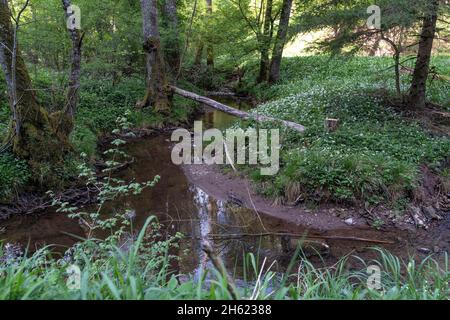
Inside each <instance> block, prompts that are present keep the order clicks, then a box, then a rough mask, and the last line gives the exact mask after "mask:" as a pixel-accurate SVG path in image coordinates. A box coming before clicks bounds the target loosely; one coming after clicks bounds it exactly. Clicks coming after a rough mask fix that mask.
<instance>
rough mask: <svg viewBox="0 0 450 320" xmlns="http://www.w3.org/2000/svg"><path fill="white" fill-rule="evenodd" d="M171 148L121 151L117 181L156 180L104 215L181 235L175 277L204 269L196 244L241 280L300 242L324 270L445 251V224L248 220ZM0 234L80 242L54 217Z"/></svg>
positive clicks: (78, 233) (133, 146) (212, 122)
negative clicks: (351, 260) (386, 255)
mask: <svg viewBox="0 0 450 320" xmlns="http://www.w3.org/2000/svg"><path fill="white" fill-rule="evenodd" d="M226 103H227V104H228V105H232V104H233V107H236V108H239V109H246V110H248V109H249V108H250V107H249V105H248V104H246V103H245V102H242V101H241V102H236V101H234V102H233V101H231V100H230V99H229V98H227V100H226ZM202 120H203V122H204V125H205V127H215V128H221V129H223V128H226V127H227V126H229V125H230V124H231V123H232V122H233V121H234V118H233V117H232V116H229V115H226V114H223V113H221V112H220V111H213V110H209V109H207V110H206V112H205V114H204V115H203V116H202ZM171 147H172V142H170V136H168V135H160V136H157V137H150V138H144V139H141V140H137V141H134V142H130V143H129V144H128V145H127V146H126V147H125V148H126V151H127V152H128V153H129V154H130V155H131V156H133V157H134V158H135V162H134V163H133V164H132V165H131V166H130V167H129V168H127V169H126V170H124V171H122V172H120V173H118V174H117V176H118V177H120V178H122V179H125V180H127V181H131V180H133V179H135V180H136V181H137V182H145V181H149V180H152V179H153V178H154V177H155V176H156V175H159V176H161V180H160V181H159V182H158V183H157V185H156V186H155V187H154V188H150V189H146V190H144V192H143V193H142V194H140V195H138V196H130V197H128V198H126V199H125V200H124V199H121V200H120V201H117V202H115V203H114V204H113V205H112V206H111V208H112V209H111V210H121V211H122V212H125V211H128V212H133V213H134V214H133V216H134V220H133V223H132V225H133V229H134V230H139V228H140V227H141V226H142V225H143V224H144V222H145V221H146V219H147V218H148V217H149V216H152V215H154V216H156V217H158V219H159V221H160V222H161V223H162V224H163V226H164V230H165V231H166V232H167V233H168V234H172V235H173V234H175V233H176V232H181V233H182V234H184V235H185V238H184V240H182V242H181V246H180V248H179V252H178V255H179V256H180V257H181V259H180V261H179V263H178V264H177V269H178V271H179V272H180V273H183V274H193V273H194V274H195V273H197V272H199V270H201V269H202V268H205V267H207V264H208V263H209V262H208V259H207V257H206V256H205V255H204V253H203V252H202V250H201V246H200V242H201V240H202V239H209V240H211V242H212V243H214V245H215V246H216V248H217V252H219V254H220V256H221V257H222V258H223V260H224V261H225V264H226V266H227V268H228V269H229V270H230V271H231V272H232V273H234V274H235V275H237V276H238V277H239V275H242V270H241V268H242V266H243V261H242V259H243V253H244V252H245V253H253V254H255V256H256V257H258V260H259V261H260V263H262V261H263V260H264V258H267V259H268V261H269V262H273V261H276V262H277V263H276V264H275V266H274V268H275V269H277V270H279V271H282V270H284V269H285V268H286V266H287V265H288V263H289V262H290V259H291V257H292V255H293V252H294V251H295V248H296V244H297V241H298V240H299V239H300V238H302V237H303V236H304V241H305V242H304V244H305V245H304V253H305V254H306V255H307V256H308V257H309V258H311V260H312V261H315V262H317V263H320V262H321V261H322V259H324V260H323V262H324V263H325V264H327V265H332V264H334V263H336V261H337V260H338V259H340V258H341V257H343V256H345V255H347V254H353V255H357V256H360V257H364V258H365V259H366V260H367V258H368V259H369V260H370V258H372V257H374V255H375V253H374V252H373V250H371V249H369V248H370V247H372V246H375V245H376V246H382V247H384V248H387V249H389V250H391V252H393V253H396V254H398V255H400V256H404V257H406V256H407V255H425V254H427V253H430V252H432V251H433V247H435V246H436V245H440V246H441V249H443V250H446V249H448V239H444V238H441V237H442V236H443V235H445V234H448V232H441V231H443V230H444V229H448V228H449V222H448V218H447V221H446V222H445V223H442V224H441V225H440V227H439V228H441V229H437V230H435V231H433V232H432V233H429V232H426V231H415V232H411V231H401V230H391V231H389V230H384V231H377V230H375V229H373V228H370V227H366V228H361V227H348V226H345V225H344V224H342V226H340V225H337V226H335V227H333V228H331V230H324V229H320V228H315V227H311V226H306V225H302V224H301V223H298V224H296V223H292V221H288V220H286V219H283V218H281V217H278V218H277V217H275V216H274V215H273V214H272V215H267V214H264V213H263V212H256V211H255V208H253V209H247V208H245V207H244V206H239V205H238V204H236V203H232V202H230V201H228V200H227V199H217V198H215V197H214V196H213V195H211V194H209V193H208V190H203V189H202V187H201V186H199V185H197V184H196V183H195V182H193V181H192V179H190V178H189V174H186V170H185V169H183V168H182V167H179V166H176V165H174V164H173V163H172V161H171V156H170V155H171ZM258 211H259V209H258ZM1 227H2V228H4V233H3V234H1V235H0V238H2V239H5V240H6V242H12V243H21V244H22V245H24V246H27V245H29V247H30V250H31V251H33V250H34V249H35V248H38V247H41V246H43V245H52V246H54V248H55V251H56V252H64V251H65V250H66V249H67V248H69V247H70V246H72V245H73V244H74V243H76V241H77V240H78V237H80V238H84V237H85V233H84V231H83V229H82V228H81V226H80V225H79V224H78V222H77V221H76V220H73V219H70V218H68V217H67V216H65V215H64V214H61V213H55V212H54V211H50V212H46V213H44V214H40V215H32V216H15V217H12V218H11V219H9V220H7V221H5V222H3V223H2V224H1ZM442 228H444V229H442ZM256 235H258V236H256ZM352 238H353V239H355V240H352ZM364 239H368V240H374V241H375V242H371V241H364ZM376 241H379V242H376ZM424 243H425V244H424ZM422 246H426V248H423V247H422ZM442 246H446V247H445V248H444V247H442ZM428 248H430V249H428ZM319 254H320V255H321V257H319ZM355 263H357V262H356V259H355ZM269 264H270V263H269ZM269 264H266V266H268V265H269Z"/></svg>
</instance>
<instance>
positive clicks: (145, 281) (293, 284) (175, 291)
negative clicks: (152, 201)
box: [0, 220, 450, 300]
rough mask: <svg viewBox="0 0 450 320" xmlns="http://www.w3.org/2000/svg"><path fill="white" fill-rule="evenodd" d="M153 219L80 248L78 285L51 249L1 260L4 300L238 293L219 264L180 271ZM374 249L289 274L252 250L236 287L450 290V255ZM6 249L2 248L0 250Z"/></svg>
mask: <svg viewBox="0 0 450 320" xmlns="http://www.w3.org/2000/svg"><path fill="white" fill-rule="evenodd" d="M150 221H151V220H149V221H148V222H147V224H146V226H145V228H144V229H143V231H141V233H140V234H139V235H138V237H137V239H136V240H135V241H134V242H133V243H132V244H131V245H130V246H128V248H127V250H124V249H123V248H119V247H117V248H114V249H111V248H108V249H102V247H101V246H97V247H95V248H94V247H93V246H94V245H95V242H91V243H90V244H89V246H90V248H91V251H90V252H92V253H90V254H85V253H83V252H79V253H78V261H77V265H78V266H79V267H80V270H81V274H80V282H79V287H78V288H77V289H74V290H70V289H69V287H68V286H67V280H68V274H67V269H68V267H69V266H70V265H71V263H73V261H68V259H56V258H53V257H51V255H50V253H49V250H48V248H46V249H42V250H40V251H38V252H36V253H34V254H33V255H31V256H29V257H23V258H20V257H16V258H10V259H4V258H2V259H0V299H1V300H5V299H69V300H74V299H87V300H91V299H93V300H124V299H125V300H130V299H131V300H135V299H138V300H141V299H152V300H159V299H206V300H214V299H231V297H232V294H231V293H230V292H229V290H228V285H227V277H225V276H223V275H222V274H220V272H218V271H217V270H213V269H212V270H208V271H206V272H205V273H204V274H203V275H202V276H201V277H200V278H199V280H194V279H193V277H187V278H186V277H181V275H179V274H174V273H172V272H171V271H170V267H169V266H170V262H171V261H170V260H171V256H170V255H169V246H162V247H164V248H165V249H164V250H160V248H161V243H160V242H153V243H151V244H148V243H146V241H145V238H146V231H145V229H146V228H147V227H148V226H149V224H150ZM82 247H83V246H80V248H82ZM156 248H158V249H156ZM155 249H156V250H155ZM102 250H108V252H103V253H102V252H100V251H102ZM374 250H376V251H377V252H378V253H379V259H378V260H376V261H371V262H369V263H367V264H366V262H364V261H362V260H361V263H362V265H363V268H361V270H357V271H349V270H347V268H346V266H347V261H348V259H349V257H346V258H343V259H342V260H340V261H339V262H338V263H337V264H336V265H335V266H334V267H330V268H317V267H315V266H314V265H313V264H312V263H311V262H309V261H308V260H305V259H296V260H293V261H292V263H291V265H290V271H289V272H288V273H287V274H284V275H282V274H278V273H275V272H273V271H272V270H271V269H272V265H270V266H268V265H266V263H263V264H262V266H260V267H258V264H257V263H256V262H255V261H256V259H255V257H254V256H253V255H251V254H250V255H248V256H247V259H246V260H247V261H248V263H247V264H246V270H247V271H246V272H248V274H249V275H250V276H252V278H253V279H256V280H254V281H252V282H242V283H241V282H240V283H239V286H238V287H237V289H236V291H237V292H236V293H237V295H238V297H239V298H240V299H259V300H269V299H448V298H449V297H450V296H449V280H450V276H449V271H448V256H447V255H445V256H444V257H443V259H442V261H440V262H439V263H438V261H436V260H435V259H433V257H431V256H430V257H427V258H426V259H424V260H423V261H422V262H420V263H416V262H414V260H412V259H411V260H410V261H408V262H403V261H402V260H401V259H399V258H398V257H395V256H394V255H392V254H390V253H388V252H386V251H384V250H382V249H374ZM4 253H5V252H4V248H0V257H4ZM97 257H99V258H97ZM357 259H358V258H357ZM69 260H70V259H69ZM440 260H441V259H440ZM369 264H370V265H374V264H375V265H378V266H379V267H380V270H381V277H380V280H381V290H371V289H368V288H367V280H368V276H369V275H368V274H367V272H366V267H364V266H367V265H369ZM182 278H185V280H183V281H182V280H181V279H182Z"/></svg>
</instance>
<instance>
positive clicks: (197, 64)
mask: <svg viewBox="0 0 450 320" xmlns="http://www.w3.org/2000/svg"><path fill="white" fill-rule="evenodd" d="M204 48H205V45H204V44H203V42H202V41H200V43H199V44H198V47H197V52H196V53H195V59H194V66H195V67H196V68H198V69H200V68H201V66H202V57H203V49H204Z"/></svg>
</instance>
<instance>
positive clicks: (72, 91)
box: [57, 0, 83, 135]
mask: <svg viewBox="0 0 450 320" xmlns="http://www.w3.org/2000/svg"><path fill="white" fill-rule="evenodd" d="M62 4H63V9H64V11H65V12H66V19H69V18H70V15H69V13H68V12H67V11H68V8H69V7H70V6H71V1H70V0H62ZM69 34H70V39H71V40H72V53H71V61H72V65H71V69H70V76H69V88H68V92H67V96H66V105H65V107H64V110H63V112H62V113H63V114H64V116H66V117H68V118H69V119H70V120H71V127H70V128H67V127H66V128H61V127H60V126H59V125H60V124H58V127H57V131H58V132H59V131H61V130H62V129H64V130H65V134H66V135H69V134H70V132H72V130H73V124H74V121H75V113H76V108H77V105H78V100H79V90H80V77H81V46H82V43H83V35H82V34H81V32H80V30H78V29H76V28H72V29H69Z"/></svg>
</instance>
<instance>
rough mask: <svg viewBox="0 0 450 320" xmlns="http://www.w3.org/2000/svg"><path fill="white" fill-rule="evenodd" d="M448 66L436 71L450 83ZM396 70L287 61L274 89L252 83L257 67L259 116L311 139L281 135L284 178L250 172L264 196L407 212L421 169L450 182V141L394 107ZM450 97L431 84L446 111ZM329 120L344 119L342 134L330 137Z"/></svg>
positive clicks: (446, 88) (382, 65) (443, 60)
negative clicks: (291, 125)
mask: <svg viewBox="0 0 450 320" xmlns="http://www.w3.org/2000/svg"><path fill="white" fill-rule="evenodd" d="M449 60H450V57H448V56H441V57H437V58H435V59H434V60H433V65H435V66H436V67H435V70H437V71H438V72H439V73H440V74H445V75H447V76H448V75H449V74H450V69H449V67H448V66H449ZM391 65H392V60H391V59H389V58H377V57H357V58H353V59H351V60H345V61H343V60H342V59H330V58H329V57H326V56H314V57H298V58H289V59H285V60H284V61H283V69H282V76H281V79H283V80H282V81H281V82H280V83H278V84H276V85H274V86H272V87H267V86H265V85H257V84H255V83H253V82H252V81H251V79H253V78H254V77H255V73H256V70H257V66H256V65H255V66H254V67H251V70H253V71H252V72H249V73H247V77H248V78H247V89H248V90H250V91H251V92H252V93H253V95H254V96H256V97H258V98H260V99H261V100H263V101H267V102H266V103H264V104H262V105H260V106H259V107H258V108H257V109H256V110H255V112H258V113H262V114H267V115H271V116H274V117H278V118H281V119H285V120H290V121H294V122H297V123H301V124H303V125H304V126H306V128H307V131H306V133H305V134H304V135H299V134H297V133H293V132H290V131H286V130H285V129H282V137H281V138H282V141H281V144H282V148H281V170H280V172H279V174H278V175H276V176H274V177H263V176H260V175H259V173H258V172H259V171H258V170H250V175H251V176H252V177H253V179H254V180H255V181H256V182H257V185H258V188H259V191H260V192H262V193H263V194H265V195H267V196H270V197H274V198H278V199H279V200H280V201H284V202H292V201H295V200H296V199H298V198H299V197H304V198H305V199H314V200H316V201H318V202H321V201H336V202H348V203H361V202H369V203H373V204H375V203H380V202H384V203H386V202H387V203H389V204H391V205H393V206H400V207H402V206H404V204H406V203H408V202H410V201H411V200H412V199H414V197H415V190H416V188H417V186H418V184H419V181H420V179H421V171H420V168H421V166H423V165H425V166H428V167H430V168H432V169H433V170H435V171H436V173H437V174H439V175H440V176H441V177H443V179H448V169H446V168H443V169H442V167H441V164H442V163H443V161H445V160H446V159H448V156H449V154H450V139H449V138H448V136H447V137H437V136H433V135H432V134H431V133H430V132H428V131H427V129H425V128H423V127H422V126H421V125H419V123H418V122H416V121H414V120H411V119H407V118H405V117H403V115H402V114H401V112H399V110H398V109H397V110H396V109H394V108H393V106H392V105H390V103H389V102H388V101H389V99H390V97H392V95H393V94H394V93H393V92H392V88H395V85H394V79H393V70H392V68H390V66H391ZM409 83H410V75H409V74H403V75H402V89H403V91H404V92H406V91H407V89H408V84H409ZM449 92H450V85H449V84H448V83H447V82H444V81H439V80H433V81H430V83H429V89H428V98H429V100H430V101H432V102H434V103H436V104H440V105H442V106H444V109H447V110H448V109H449V107H450V105H449V103H450V100H449V99H448V98H449V96H448V93H449ZM380 93H383V96H380ZM326 118H336V119H339V122H340V127H339V129H338V130H337V131H336V132H334V133H327V132H325V130H324V121H325V119H326ZM446 185H447V186H448V183H447V184H446ZM447 191H448V190H447Z"/></svg>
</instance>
